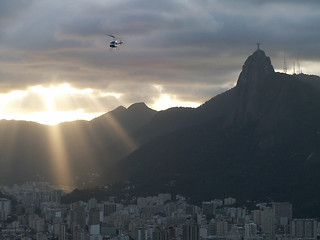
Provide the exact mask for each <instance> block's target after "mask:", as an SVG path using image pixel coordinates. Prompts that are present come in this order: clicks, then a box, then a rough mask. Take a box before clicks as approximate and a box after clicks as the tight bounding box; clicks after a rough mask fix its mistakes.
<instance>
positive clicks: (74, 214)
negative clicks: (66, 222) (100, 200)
mask: <svg viewBox="0 0 320 240" xmlns="http://www.w3.org/2000/svg"><path fill="white" fill-rule="evenodd" d="M71 223H72V224H73V225H79V226H80V227H81V228H84V227H85V226H86V213H85V210H84V207H82V206H79V207H76V208H74V209H73V210H72V211H71Z"/></svg>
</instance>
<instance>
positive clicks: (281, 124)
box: [119, 50, 320, 216]
mask: <svg viewBox="0 0 320 240" xmlns="http://www.w3.org/2000/svg"><path fill="white" fill-rule="evenodd" d="M301 77H302V76H300V78H301ZM300 78H298V77H297V76H295V75H293V76H289V75H287V74H282V73H275V72H274V69H273V67H272V65H271V61H270V59H269V58H268V57H267V56H266V55H265V53H264V52H263V51H262V50H257V51H255V52H254V53H253V55H251V56H250V57H249V58H248V59H247V60H246V62H245V64H244V66H243V69H242V72H241V74H240V76H239V79H238V82H237V85H236V87H234V88H232V89H230V90H229V91H227V92H225V93H222V94H220V95H218V96H216V97H214V98H212V99H211V100H210V101H208V102H206V103H205V104H203V105H202V106H201V107H199V108H197V109H195V110H190V109H171V110H170V111H168V112H167V111H165V112H162V113H159V114H157V115H156V117H155V118H153V119H152V121H150V122H149V123H148V124H147V125H146V126H145V127H144V128H146V129H151V130H153V131H149V132H147V133H145V134H146V135H147V136H149V138H152V137H157V138H154V139H153V140H152V141H150V142H148V143H147V144H145V145H143V146H142V147H140V148H139V149H138V150H136V151H135V152H133V153H132V154H131V155H129V156H128V157H127V158H125V159H124V160H122V161H120V162H119V164H120V165H119V168H120V169H123V178H124V179H127V180H130V181H131V182H132V183H133V184H135V185H136V191H137V193H140V194H152V193H154V192H159V191H174V192H179V193H181V194H185V195H187V196H190V197H191V199H192V200H193V201H195V202H198V203H199V201H201V200H206V199H207V200H209V199H213V198H215V197H227V196H229V195H231V196H234V197H236V198H238V199H241V200H243V201H245V200H247V199H267V198H271V199H273V200H275V201H291V202H293V203H294V205H296V206H297V205H298V206H299V207H297V208H296V209H297V212H296V215H303V214H307V215H308V216H310V215H313V216H317V214H318V216H319V214H320V212H319V211H315V210H316V209H319V208H318V206H319V204H320V197H319V196H318V195H317V194H316V192H318V191H319V190H320V183H319V181H318V180H317V179H318V178H319V176H320V174H319V170H320V148H319V146H320V111H319V106H320V91H319V90H318V89H316V88H314V87H313V86H312V85H310V83H307V81H301V80H300ZM160 118H161V120H159V119H160ZM184 120H185V121H184ZM171 121H172V122H175V121H178V122H180V123H182V124H181V126H183V127H184V128H180V129H178V127H177V126H176V125H175V124H176V123H174V124H172V125H171V126H167V125H168V123H170V122H171ZM161 123H164V124H161ZM157 128H158V129H159V128H160V129H161V130H162V131H163V132H167V134H166V135H160V134H159V132H157V131H155V130H154V129H157ZM150 132H151V134H150ZM150 135H152V136H150Z"/></svg>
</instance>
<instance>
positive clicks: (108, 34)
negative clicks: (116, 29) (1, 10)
mask: <svg viewBox="0 0 320 240" xmlns="http://www.w3.org/2000/svg"><path fill="white" fill-rule="evenodd" d="M107 36H109V37H112V38H116V37H115V36H113V35H111V34H107Z"/></svg>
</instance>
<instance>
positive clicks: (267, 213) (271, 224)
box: [261, 207, 275, 238]
mask: <svg viewBox="0 0 320 240" xmlns="http://www.w3.org/2000/svg"><path fill="white" fill-rule="evenodd" d="M261 230H262V231H263V233H265V234H267V235H268V236H269V237H270V238H272V237H274V235H275V215H274V209H273V208H272V207H264V208H263V209H262V211H261Z"/></svg>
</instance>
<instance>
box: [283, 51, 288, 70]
mask: <svg viewBox="0 0 320 240" xmlns="http://www.w3.org/2000/svg"><path fill="white" fill-rule="evenodd" d="M287 70H288V68H287V61H286V55H284V57H283V72H284V73H287Z"/></svg>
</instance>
